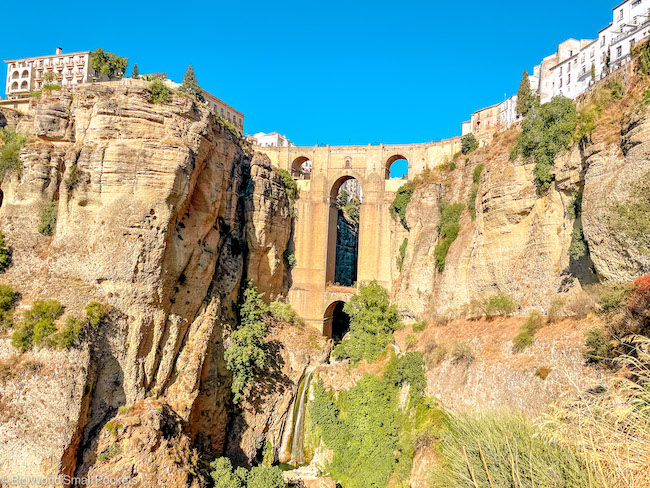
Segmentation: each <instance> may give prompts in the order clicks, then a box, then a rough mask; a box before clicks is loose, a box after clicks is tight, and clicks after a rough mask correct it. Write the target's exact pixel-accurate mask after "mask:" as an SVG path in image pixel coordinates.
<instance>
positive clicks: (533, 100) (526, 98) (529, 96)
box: [517, 70, 539, 117]
mask: <svg viewBox="0 0 650 488" xmlns="http://www.w3.org/2000/svg"><path fill="white" fill-rule="evenodd" d="M538 104H539V99H538V97H537V95H536V94H535V93H533V90H531V88H530V79H529V78H528V71H526V70H524V74H523V76H522V77H521V83H519V91H518V92H517V115H521V116H522V117H524V116H526V114H527V113H528V112H529V111H530V109H531V108H533V107H535V106H536V105H538Z"/></svg>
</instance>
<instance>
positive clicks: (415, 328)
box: [413, 320, 429, 332]
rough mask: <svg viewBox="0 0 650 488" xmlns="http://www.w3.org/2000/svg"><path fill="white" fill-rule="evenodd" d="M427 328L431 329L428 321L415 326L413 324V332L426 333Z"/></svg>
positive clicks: (422, 321)
mask: <svg viewBox="0 0 650 488" xmlns="http://www.w3.org/2000/svg"><path fill="white" fill-rule="evenodd" d="M427 327H429V324H428V323H427V321H426V320H421V321H419V322H417V323H415V324H413V332H424V331H425V330H426V329H427Z"/></svg>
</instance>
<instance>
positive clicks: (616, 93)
mask: <svg viewBox="0 0 650 488" xmlns="http://www.w3.org/2000/svg"><path fill="white" fill-rule="evenodd" d="M609 87H610V89H611V90H612V98H614V99H615V100H621V99H622V98H623V95H625V91H624V90H623V84H622V83H621V82H620V81H618V80H612V81H610V82H609Z"/></svg>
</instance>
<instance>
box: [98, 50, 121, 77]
mask: <svg viewBox="0 0 650 488" xmlns="http://www.w3.org/2000/svg"><path fill="white" fill-rule="evenodd" d="M128 65H129V59H128V58H123V57H122V56H117V55H116V54H114V53H109V52H106V51H104V50H103V49H101V48H97V49H95V50H94V51H93V52H92V53H91V54H90V67H91V68H92V69H94V70H95V71H97V72H98V73H102V74H103V75H106V76H108V77H109V78H121V77H122V76H123V75H124V73H126V67H127V66H128Z"/></svg>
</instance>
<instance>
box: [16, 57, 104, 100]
mask: <svg viewBox="0 0 650 488" xmlns="http://www.w3.org/2000/svg"><path fill="white" fill-rule="evenodd" d="M5 63H6V64H7V84H6V88H5V90H6V94H7V99H8V100H15V99H19V98H27V97H29V94H30V93H31V92H33V91H36V90H40V89H42V88H43V84H44V80H43V75H44V74H45V73H46V72H48V71H49V72H53V73H55V74H56V76H57V80H56V81H55V83H57V84H59V85H61V86H68V87H71V86H74V85H78V84H81V83H88V82H90V81H94V80H99V79H103V78H105V77H104V76H103V75H100V74H99V73H96V72H95V71H94V70H93V69H91V68H90V51H82V52H76V53H65V54H64V53H63V50H62V49H61V48H60V47H57V48H56V54H51V55H47V56H36V57H33V58H22V59H12V60H9V61H5Z"/></svg>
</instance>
